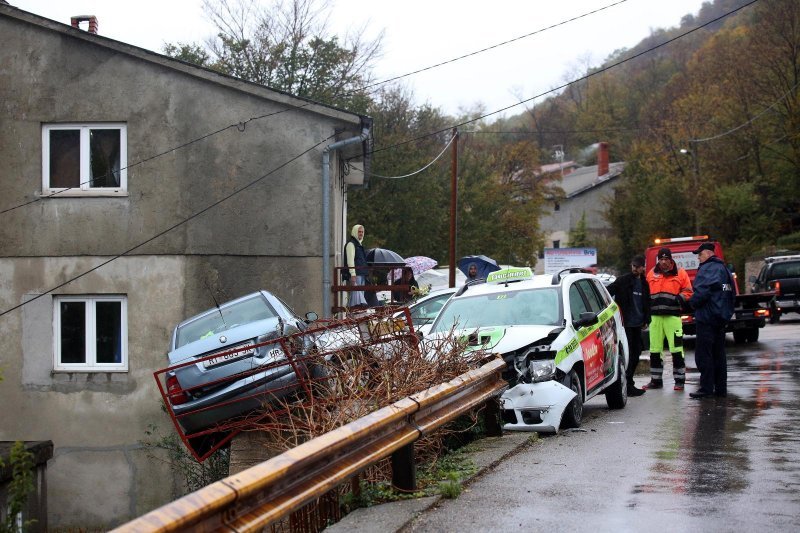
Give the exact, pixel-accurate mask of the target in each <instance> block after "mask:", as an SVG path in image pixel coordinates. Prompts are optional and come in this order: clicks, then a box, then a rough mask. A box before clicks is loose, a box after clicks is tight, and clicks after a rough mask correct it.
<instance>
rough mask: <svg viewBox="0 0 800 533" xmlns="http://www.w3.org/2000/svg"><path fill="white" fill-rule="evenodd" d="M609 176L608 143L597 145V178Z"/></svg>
mask: <svg viewBox="0 0 800 533" xmlns="http://www.w3.org/2000/svg"><path fill="white" fill-rule="evenodd" d="M606 174H608V143H605V142H602V143H598V144H597V177H598V178H599V177H601V176H605V175H606Z"/></svg>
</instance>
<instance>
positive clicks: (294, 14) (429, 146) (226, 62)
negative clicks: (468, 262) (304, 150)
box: [165, 0, 800, 270]
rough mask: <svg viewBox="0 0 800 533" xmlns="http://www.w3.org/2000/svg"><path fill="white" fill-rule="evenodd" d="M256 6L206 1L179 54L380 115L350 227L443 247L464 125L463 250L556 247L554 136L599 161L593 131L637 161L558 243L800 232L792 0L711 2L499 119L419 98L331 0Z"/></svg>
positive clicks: (743, 247) (797, 41) (796, 12)
mask: <svg viewBox="0 0 800 533" xmlns="http://www.w3.org/2000/svg"><path fill="white" fill-rule="evenodd" d="M247 4H248V1H247V0H239V1H238V3H237V2H236V0H205V6H206V10H207V11H208V12H209V13H210V14H211V15H212V17H215V18H213V20H214V21H215V23H216V25H217V28H218V29H219V33H218V35H217V37H216V38H215V39H212V40H209V42H207V43H204V44H197V43H190V44H170V45H167V46H166V48H165V52H166V53H167V54H169V55H171V56H173V57H177V58H180V59H183V60H186V61H191V62H194V63H198V64H200V65H203V66H206V67H207V68H212V69H215V70H218V71H221V72H224V73H226V74H231V75H235V76H238V77H242V78H244V79H249V80H251V81H257V82H259V83H263V84H265V85H268V86H270V87H273V88H277V89H281V90H286V91H289V92H292V93H294V94H297V95H299V96H303V97H306V98H311V99H314V100H316V101H321V102H324V103H328V104H331V105H335V106H337V107H341V108H345V109H348V110H350V111H354V112H358V113H361V114H365V115H368V116H370V117H372V118H373V119H374V139H373V150H372V153H371V157H372V162H371V165H372V167H371V175H370V176H369V177H368V180H367V186H366V187H364V188H358V189H352V190H351V191H350V192H349V194H348V221H347V226H348V227H349V226H350V225H352V224H356V223H359V224H364V225H365V226H366V228H367V232H366V238H365V245H366V246H367V247H373V246H380V247H384V248H389V249H392V250H394V251H396V252H397V253H399V254H400V255H403V256H413V255H424V256H429V257H433V258H435V259H437V260H438V261H439V262H440V263H441V264H445V263H447V261H448V246H449V228H450V211H449V209H450V175H451V150H452V145H451V144H449V143H450V142H451V140H453V139H452V138H453V132H454V131H455V130H457V131H458V136H457V138H456V139H455V141H454V142H456V143H457V146H458V186H457V187H458V195H457V196H458V205H457V222H456V224H457V241H456V246H457V250H456V255H457V257H459V256H461V255H467V254H485V255H488V256H491V257H494V258H495V259H497V260H498V261H499V262H502V263H508V264H515V265H530V266H533V265H535V263H536V261H537V260H538V258H539V256H540V253H541V250H542V249H543V247H545V246H546V245H548V243H546V242H545V235H546V228H542V227H540V226H539V217H540V215H541V214H542V213H543V212H545V211H546V210H548V209H552V208H553V205H554V203H555V202H557V201H559V199H560V198H561V196H562V195H563V194H564V193H563V190H562V189H561V187H560V180H561V176H560V174H559V173H552V174H542V173H540V172H538V169H539V168H540V167H541V166H542V165H544V164H550V163H555V162H558V161H559V159H558V157H557V155H556V153H555V148H554V147H558V150H559V151H563V159H564V160H566V161H570V160H573V161H576V162H578V163H580V164H583V165H593V164H595V163H596V162H595V157H596V156H595V154H594V152H592V151H591V150H587V147H591V146H596V144H597V143H598V142H600V141H604V142H607V143H609V147H610V160H611V161H612V162H625V170H624V174H623V177H622V178H620V179H619V183H618V186H617V188H616V193H615V195H614V197H613V199H612V200H611V201H610V202H609V203H608V204H607V205H601V206H597V209H599V210H601V211H602V213H603V216H604V217H605V220H607V222H608V224H610V226H611V228H612V231H611V232H609V233H608V234H600V233H595V232H593V231H592V228H586V227H581V225H580V224H578V225H577V227H575V228H573V229H572V232H571V234H570V239H569V240H570V241H571V242H568V243H562V245H567V246H569V245H577V246H595V247H597V248H598V255H599V258H600V260H601V262H602V263H603V266H607V267H611V268H618V269H623V270H624V269H626V265H627V263H628V260H629V258H630V257H631V256H632V255H634V254H635V253H641V252H642V251H643V250H644V248H645V247H646V246H648V245H650V244H651V243H652V241H653V239H654V238H655V237H658V236H661V237H665V236H683V235H697V234H707V235H710V236H712V237H713V238H715V239H717V240H719V241H721V242H722V243H723V244H724V245H725V251H726V255H727V259H728V260H729V261H732V262H734V263H735V264H736V266H737V270H739V269H740V268H742V267H743V263H744V261H745V259H746V258H747V257H750V256H752V255H754V254H758V253H763V252H764V251H772V250H776V249H782V248H795V249H797V248H798V247H800V195H798V191H800V3H798V2H797V1H796V0H757V1H753V0H714V1H713V2H706V3H704V4H703V6H702V8H701V9H700V11H699V12H698V13H697V14H687V15H686V16H685V17H684V18H683V19H682V21H681V24H680V26H679V27H674V28H667V29H658V30H653V31H652V32H651V35H650V36H648V37H647V38H646V39H644V40H643V41H641V42H639V43H638V44H635V46H633V47H632V48H627V49H622V50H617V51H615V52H614V53H613V54H611V55H610V56H609V57H608V58H606V59H605V60H604V61H603V63H602V64H601V65H599V66H591V67H587V68H585V70H584V71H583V72H577V73H574V74H573V75H572V78H571V82H570V83H568V84H565V86H563V87H562V88H561V89H559V90H556V91H554V92H553V93H551V94H550V95H549V96H548V97H546V98H543V99H536V100H531V101H529V102H525V103H523V104H521V105H520V106H518V107H515V108H514V110H515V112H516V110H519V111H518V113H517V114H515V115H513V116H505V115H504V116H502V117H501V118H497V116H496V115H495V114H493V113H492V111H493V110H486V109H482V108H480V107H478V108H476V109H472V110H468V111H463V112H462V114H461V115H459V116H450V115H448V114H446V113H444V112H443V111H442V110H441V109H439V108H437V107H435V106H433V105H431V104H423V105H419V104H416V103H415V99H414V95H413V92H412V91H411V90H410V89H408V88H407V86H406V85H405V84H404V83H403V82H402V80H398V81H395V82H389V83H376V80H375V79H374V78H373V75H372V71H371V69H372V67H373V66H374V65H375V62H376V61H378V60H379V58H380V46H381V38H380V37H378V38H377V39H375V40H372V41H369V40H366V39H364V37H363V34H360V35H351V36H348V37H346V38H344V39H340V38H339V37H337V36H334V35H332V34H331V33H330V31H329V30H328V29H327V28H326V27H325V25H324V23H323V22H320V21H322V20H324V13H325V9H329V8H330V6H329V5H328V4H327V3H325V2H321V3H320V2H317V1H315V0H294V1H293V2H289V3H288V4H276V5H274V6H272V7H271V8H270V9H268V10H266V11H265V12H262V13H261V14H260V15H252V13H250V12H248V11H246V10H245V9H244V7H246V5H247ZM249 4H252V2H249ZM520 68H521V69H524V68H525V66H524V65H520ZM440 154H441V157H439V159H437V160H436V161H435V162H434V163H433V164H430V163H431V161H433V160H434V159H436V157H437V156H439V155H440ZM559 155H561V154H559ZM429 164H430V166H429V167H427V168H426V169H425V170H424V171H422V172H419V173H416V174H414V173H415V172H416V171H418V170H419V169H421V168H423V167H425V166H426V165H429ZM345 165H346V166H348V167H352V168H353V169H354V168H358V167H360V163H357V162H355V161H353V162H346V163H345ZM408 174H414V175H413V176H409V177H405V178H398V177H399V176H406V175H408ZM392 178H394V179H392Z"/></svg>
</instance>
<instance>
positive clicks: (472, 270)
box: [467, 263, 482, 283]
mask: <svg viewBox="0 0 800 533" xmlns="http://www.w3.org/2000/svg"><path fill="white" fill-rule="evenodd" d="M480 279H482V278H480V277H478V264H477V263H470V264H469V267H467V283H469V282H471V281H479V280H480Z"/></svg>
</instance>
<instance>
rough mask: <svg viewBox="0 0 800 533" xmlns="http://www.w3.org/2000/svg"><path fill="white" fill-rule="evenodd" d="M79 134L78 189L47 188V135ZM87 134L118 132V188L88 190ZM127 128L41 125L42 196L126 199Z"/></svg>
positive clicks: (106, 124) (117, 125)
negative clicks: (66, 132)
mask: <svg viewBox="0 0 800 533" xmlns="http://www.w3.org/2000/svg"><path fill="white" fill-rule="evenodd" d="M55 130H79V131H80V150H81V154H80V185H79V186H78V187H72V188H69V187H51V186H50V132H51V131H55ZM90 130H119V143H120V153H119V166H120V171H119V174H120V176H119V187H90V183H89V182H90V181H91V171H90V168H89V166H90V151H89V131H90ZM127 167H128V128H127V125H126V124H124V123H122V122H102V123H73V124H43V125H42V195H51V194H56V197H62V196H127V195H128V169H127Z"/></svg>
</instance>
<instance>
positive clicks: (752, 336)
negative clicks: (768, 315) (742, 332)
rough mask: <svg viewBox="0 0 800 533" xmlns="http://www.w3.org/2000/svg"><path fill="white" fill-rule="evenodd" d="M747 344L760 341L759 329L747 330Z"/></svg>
mask: <svg viewBox="0 0 800 533" xmlns="http://www.w3.org/2000/svg"><path fill="white" fill-rule="evenodd" d="M746 337H747V342H757V341H758V328H750V329H748V330H747V335H746Z"/></svg>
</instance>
